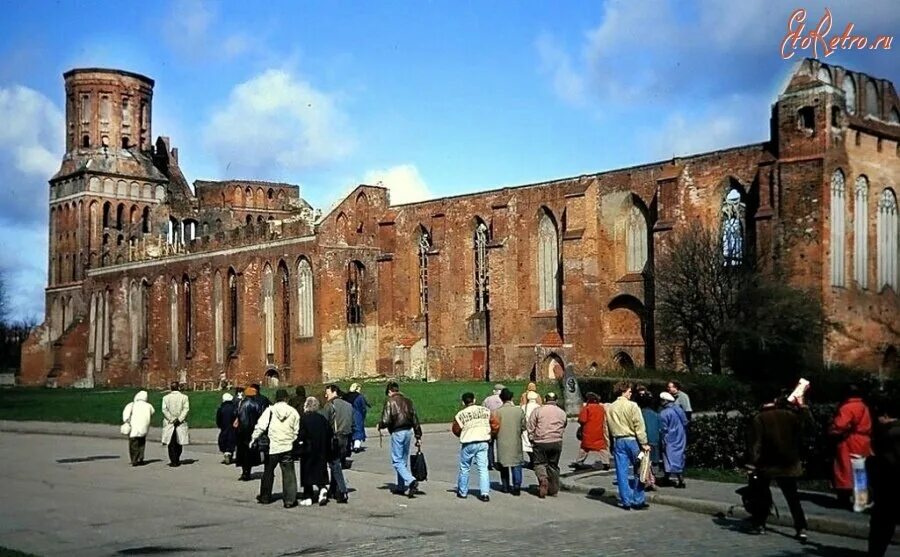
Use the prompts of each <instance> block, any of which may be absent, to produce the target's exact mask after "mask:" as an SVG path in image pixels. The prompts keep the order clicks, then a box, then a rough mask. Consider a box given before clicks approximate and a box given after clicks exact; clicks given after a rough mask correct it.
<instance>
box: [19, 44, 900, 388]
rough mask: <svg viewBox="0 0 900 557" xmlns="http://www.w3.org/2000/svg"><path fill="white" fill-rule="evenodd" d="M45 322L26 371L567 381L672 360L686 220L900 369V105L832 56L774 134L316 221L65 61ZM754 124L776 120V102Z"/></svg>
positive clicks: (881, 83)
mask: <svg viewBox="0 0 900 557" xmlns="http://www.w3.org/2000/svg"><path fill="white" fill-rule="evenodd" d="M64 77H65V92H66V153H65V155H64V156H63V160H62V165H61V167H60V169H59V172H57V173H56V175H54V176H53V177H52V178H51V179H50V226H49V228H50V230H49V233H50V249H49V259H48V267H49V273H48V275H49V277H48V286H47V289H46V317H45V320H44V323H43V324H42V325H40V326H39V327H38V328H37V329H36V330H35V331H34V332H33V334H32V335H31V337H30V338H29V339H28V340H27V342H26V343H25V345H24V347H23V358H22V370H21V375H20V381H21V382H22V383H24V384H33V385H40V384H49V385H59V386H70V385H74V386H94V385H97V386H101V385H146V386H161V385H164V384H166V383H167V382H169V381H171V380H180V381H183V382H186V383H188V384H189V385H190V386H194V387H200V386H207V385H213V384H218V382H219V380H220V379H221V378H226V379H227V380H228V381H231V382H233V383H235V384H241V383H245V382H247V381H251V380H255V381H259V380H261V379H262V378H263V375H264V374H267V375H269V376H270V377H275V376H277V377H279V378H280V380H281V381H287V382H289V383H309V382H321V381H327V380H335V379H342V378H350V377H353V378H357V377H365V376H376V375H381V376H395V377H411V378H427V379H450V378H466V379H471V378H477V379H498V378H512V377H517V378H527V377H532V378H536V379H547V378H551V377H555V376H557V375H558V374H559V373H560V372H561V370H562V368H563V366H565V365H566V364H569V363H571V364H573V365H574V366H575V368H576V369H577V370H580V371H585V370H591V371H592V370H602V369H608V368H611V367H614V366H632V365H638V366H654V365H657V364H658V365H666V366H670V365H678V362H677V361H673V358H675V355H673V353H672V352H671V351H670V350H669V349H668V348H667V347H666V346H663V345H661V343H660V342H659V341H658V340H657V338H656V336H655V334H654V331H655V327H654V310H653V308H654V299H653V292H654V288H653V282H652V281H653V280H657V281H665V280H666V277H665V276H657V277H655V278H654V277H653V273H652V272H650V271H652V269H653V268H654V253H658V252H659V251H660V249H661V248H662V246H664V245H665V244H666V243H667V242H669V241H671V238H672V237H673V235H678V234H679V233H680V231H682V230H684V229H685V228H686V226H687V223H689V222H696V221H699V222H703V223H705V224H706V225H707V226H709V227H714V229H716V230H721V231H722V232H721V233H722V239H723V250H725V253H726V255H728V256H730V257H733V258H737V259H740V257H741V256H742V254H743V252H744V250H745V249H748V246H749V247H750V248H756V249H757V251H758V252H759V253H769V254H772V255H771V257H773V258H777V262H778V265H780V266H781V267H782V268H783V269H784V270H785V271H786V272H787V276H789V278H790V280H791V282H792V283H793V284H795V285H797V286H802V287H806V288H811V289H813V291H814V292H816V293H817V295H818V296H820V298H821V300H822V302H823V306H824V308H825V311H826V314H827V316H828V318H829V319H830V320H832V321H833V322H834V323H836V325H837V326H835V327H833V328H830V329H829V332H828V334H827V336H826V337H825V338H824V339H823V341H822V346H821V360H822V363H825V364H828V363H837V362H839V363H844V364H848V365H853V366H859V367H864V368H868V369H872V370H879V369H880V370H882V371H886V372H888V373H896V372H897V368H898V363H897V362H898V355H897V350H898V349H900V298H898V291H900V288H898V287H900V281H898V220H897V187H898V186H900V102H898V97H897V93H896V90H895V88H894V86H893V84H892V83H890V82H889V81H886V80H884V79H877V78H874V77H871V76H868V75H864V74H860V73H856V72H852V71H849V70H846V69H844V68H841V67H837V66H828V65H825V64H822V63H820V62H818V61H816V60H805V61H803V62H802V63H799V64H798V65H797V66H796V67H795V68H794V69H793V71H792V73H791V75H790V76H789V79H788V81H787V85H786V86H785V87H784V89H783V90H782V92H781V94H780V95H779V96H778V98H777V99H776V101H775V103H774V104H773V106H772V111H771V133H770V137H769V139H768V140H767V141H764V142H761V143H756V144H752V145H745V146H740V147H733V148H725V149H722V150H719V151H714V152H710V153H703V154H698V155H693V156H686V157H679V158H675V159H673V160H667V161H662V162H655V163H650V164H645V165H640V166H635V167H631V168H623V169H619V170H612V171H606V172H600V173H597V174H590V175H583V176H576V177H571V178H561V179H559V180H554V181H550V182H544V183H538V184H527V185H522V186H519V187H507V188H502V189H496V190H491V191H485V192H481V193H475V194H467V195H460V196H454V197H448V198H442V199H435V200H431V201H423V202H420V203H411V204H405V205H391V203H390V197H389V187H390V184H386V186H387V187H381V186H371V185H361V186H359V187H357V188H356V189H355V190H354V191H353V192H352V193H351V194H350V195H348V196H347V197H346V198H345V199H343V200H342V201H341V202H340V203H339V204H338V205H337V206H335V207H334V209H333V210H331V212H329V213H328V214H325V215H320V214H319V213H318V212H317V211H314V210H313V208H312V207H310V206H309V205H308V204H307V203H306V202H305V201H303V200H302V199H301V198H300V197H299V189H298V188H297V186H293V185H290V184H283V183H271V182H261V181H254V180H227V181H221V182H211V181H201V180H197V181H195V182H194V185H193V189H192V188H191V187H190V186H189V184H188V182H187V180H186V179H185V177H184V175H183V173H182V171H181V170H180V169H179V161H178V150H177V149H175V148H173V147H172V146H171V144H170V141H169V139H168V138H167V137H160V138H158V139H157V140H156V142H155V143H154V142H153V140H152V136H151V122H152V96H153V80H151V79H149V78H147V77H144V76H142V75H138V74H134V73H130V72H126V71H119V70H106V69H95V68H90V69H75V70H71V71H69V72H67V73H66V74H65V75H64ZM760 117H761V118H763V117H765V115H764V114H760Z"/></svg>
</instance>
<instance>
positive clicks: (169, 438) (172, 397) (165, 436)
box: [162, 382, 191, 468]
mask: <svg viewBox="0 0 900 557" xmlns="http://www.w3.org/2000/svg"><path fill="white" fill-rule="evenodd" d="M169 391H170V392H169V394H167V395H166V396H164V397H163V399H162V413H163V432H162V444H163V445H167V447H168V450H169V466H171V467H173V468H177V467H178V466H181V452H182V451H183V450H184V446H185V445H187V444H188V443H190V438H189V437H188V435H189V434H188V425H187V416H188V412H190V409H191V404H190V401H189V400H188V397H187V395H186V394H184V393H182V392H181V391H180V390H179V385H178V383H177V382H173V383H172V384H171V386H170V387H169Z"/></svg>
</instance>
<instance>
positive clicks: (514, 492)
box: [510, 487, 522, 497]
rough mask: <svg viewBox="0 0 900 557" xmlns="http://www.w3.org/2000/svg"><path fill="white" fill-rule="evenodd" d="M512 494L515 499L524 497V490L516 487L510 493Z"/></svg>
mask: <svg viewBox="0 0 900 557" xmlns="http://www.w3.org/2000/svg"><path fill="white" fill-rule="evenodd" d="M510 493H511V494H512V496H513V497H518V496H519V495H522V490H521V488H518V487H514V488H512V491H510Z"/></svg>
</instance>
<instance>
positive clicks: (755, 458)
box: [750, 396, 812, 542]
mask: <svg viewBox="0 0 900 557" xmlns="http://www.w3.org/2000/svg"><path fill="white" fill-rule="evenodd" d="M811 424H812V415H811V414H810V412H809V408H808V407H807V406H806V404H805V403H804V401H803V397H802V396H801V397H799V398H797V400H796V402H795V403H792V402H788V400H787V397H784V396H781V397H779V398H777V399H776V400H775V402H772V403H769V404H766V405H765V406H763V408H762V410H760V412H759V414H757V415H756V417H755V418H754V419H753V428H752V437H751V443H750V464H751V466H752V467H753V468H754V470H755V472H756V473H757V474H758V476H759V480H760V482H759V484H760V485H761V489H764V490H765V493H762V497H763V499H765V500H768V501H771V497H772V494H771V491H769V482H770V481H771V480H773V479H774V480H775V481H776V482H777V483H778V487H780V488H781V492H782V493H783V494H784V498H785V499H786V500H787V504H788V508H789V509H790V511H791V517H792V518H793V520H794V530H795V531H796V537H797V539H798V540H800V541H801V542H805V541H806V528H807V524H806V515H805V514H804V513H803V507H802V506H801V505H800V496H799V495H798V494H797V478H799V477H800V476H802V475H803V463H802V461H801V455H800V451H801V448H802V447H803V439H804V435H805V432H806V431H807V429H808V428H809V427H810V425H811ZM766 494H768V497H766ZM769 511H770V509H769V508H768V507H766V508H764V509H763V508H762V506H759V507H758V509H757V510H756V512H754V514H753V516H752V517H751V520H752V523H753V527H754V532H755V533H760V534H761V533H764V532H765V527H766V519H767V518H768V516H769Z"/></svg>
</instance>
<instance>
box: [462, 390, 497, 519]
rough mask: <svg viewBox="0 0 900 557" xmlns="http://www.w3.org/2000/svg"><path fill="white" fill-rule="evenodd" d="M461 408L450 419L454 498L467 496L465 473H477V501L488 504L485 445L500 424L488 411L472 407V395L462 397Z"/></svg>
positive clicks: (465, 394)
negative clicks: (455, 463) (454, 442)
mask: <svg viewBox="0 0 900 557" xmlns="http://www.w3.org/2000/svg"><path fill="white" fill-rule="evenodd" d="M462 402H463V404H464V405H465V408H463V409H462V410H460V411H459V412H457V414H456V417H455V418H454V419H453V426H452V431H453V434H454V435H456V436H457V437H459V443H460V447H459V475H458V476H457V478H456V496H457V497H459V498H460V499H465V498H466V497H468V495H469V470H470V469H471V467H472V465H473V464H474V465H475V469H476V470H478V480H479V481H478V489H479V491H478V498H479V499H480V500H481V501H484V502H488V501H490V500H491V477H490V476H489V475H488V443H489V442H490V441H491V439H492V437H493V436H494V435H496V434H497V431H498V430H499V429H500V422H498V421H497V418H496V417H495V416H493V415H492V414H491V411H490V410H488V409H487V408H485V407H484V406H480V405H477V404H475V395H474V394H473V393H464V394H463V396H462Z"/></svg>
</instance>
